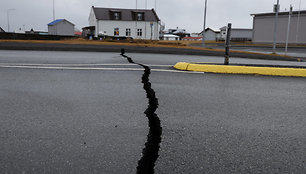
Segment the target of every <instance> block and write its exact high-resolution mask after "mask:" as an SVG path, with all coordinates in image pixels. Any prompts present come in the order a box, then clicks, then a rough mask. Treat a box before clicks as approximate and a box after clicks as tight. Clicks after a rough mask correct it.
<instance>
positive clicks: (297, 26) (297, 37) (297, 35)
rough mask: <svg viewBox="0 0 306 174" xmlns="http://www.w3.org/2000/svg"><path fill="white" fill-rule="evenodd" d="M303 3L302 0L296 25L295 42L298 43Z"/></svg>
mask: <svg viewBox="0 0 306 174" xmlns="http://www.w3.org/2000/svg"><path fill="white" fill-rule="evenodd" d="M301 4H302V0H300V5H299V11H298V18H297V25H296V36H295V42H296V43H298V41H299V30H300V29H299V27H300V16H301Z"/></svg>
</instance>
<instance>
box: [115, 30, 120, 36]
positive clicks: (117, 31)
mask: <svg viewBox="0 0 306 174" xmlns="http://www.w3.org/2000/svg"><path fill="white" fill-rule="evenodd" d="M114 36H119V28H115V29H114Z"/></svg>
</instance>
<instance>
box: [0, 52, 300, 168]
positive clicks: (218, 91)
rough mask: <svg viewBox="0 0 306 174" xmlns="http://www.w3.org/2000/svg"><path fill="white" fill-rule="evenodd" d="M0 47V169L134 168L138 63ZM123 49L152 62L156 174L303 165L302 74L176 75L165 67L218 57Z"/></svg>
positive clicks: (139, 133) (140, 103)
mask: <svg viewBox="0 0 306 174" xmlns="http://www.w3.org/2000/svg"><path fill="white" fill-rule="evenodd" d="M0 53H1V54H0V81H1V83H0V107H1V110H0V118H1V122H0V138H1V143H0V164H1V165H0V171H1V173H135V172H136V167H137V166H138V160H139V159H140V158H141V157H142V150H143V148H144V146H145V143H146V141H147V134H148V132H149V127H148V119H147V118H146V116H145V114H144V111H145V110H146V109H147V105H148V99H147V98H146V97H147V96H146V92H145V90H144V89H143V84H142V80H141V78H142V75H143V73H144V72H143V68H142V67H141V66H138V65H132V64H129V63H128V61H127V60H126V59H125V58H123V57H122V56H120V55H119V53H79V52H29V51H22V52H19V51H0ZM126 55H128V56H130V57H131V58H133V61H135V62H138V63H143V64H148V65H149V67H151V74H150V77H149V80H150V83H151V87H152V89H154V91H155V93H156V97H157V98H158V104H159V105H158V108H157V110H156V114H157V116H158V117H159V119H160V121H161V127H162V136H161V138H162V139H161V143H160V148H159V157H158V159H157V161H156V163H155V173H305V172H306V164H305V162H306V155H305V154H306V148H305V143H306V134H305V132H306V126H305V125H306V119H305V111H306V109H305V103H306V98H305V92H306V87H305V86H306V85H305V84H306V80H305V78H291V77H270V76H253V75H221V74H207V73H205V74H203V73H181V72H177V71H175V70H173V69H172V68H171V67H170V66H168V65H171V64H173V63H174V62H176V61H178V60H179V61H191V60H194V61H200V60H204V61H219V60H220V61H221V62H222V61H223V59H222V58H220V59H218V58H215V57H214V58H212V57H200V56H174V55H150V54H129V53H127V54H126ZM234 60H235V61H240V62H241V61H249V60H245V59H234ZM253 61H255V60H253ZM255 62H257V63H269V64H272V63H275V64H277V63H283V62H270V61H268V62H264V61H263V60H258V61H255ZM286 63H289V64H291V62H286ZM295 63H296V62H295ZM292 64H294V63H292Z"/></svg>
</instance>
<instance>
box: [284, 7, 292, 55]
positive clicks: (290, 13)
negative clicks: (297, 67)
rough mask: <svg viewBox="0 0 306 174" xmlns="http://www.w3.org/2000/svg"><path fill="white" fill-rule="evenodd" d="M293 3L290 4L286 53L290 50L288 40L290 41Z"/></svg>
mask: <svg viewBox="0 0 306 174" xmlns="http://www.w3.org/2000/svg"><path fill="white" fill-rule="evenodd" d="M292 9H293V7H292V5H290V11H289V17H288V27H287V37H286V46H285V54H286V55H287V51H288V42H289V34H290V22H291V15H292Z"/></svg>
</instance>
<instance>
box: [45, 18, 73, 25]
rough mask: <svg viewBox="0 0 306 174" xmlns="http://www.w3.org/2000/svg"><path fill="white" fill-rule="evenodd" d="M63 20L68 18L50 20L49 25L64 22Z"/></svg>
mask: <svg viewBox="0 0 306 174" xmlns="http://www.w3.org/2000/svg"><path fill="white" fill-rule="evenodd" d="M62 21H67V20H66V19H56V20H55V21H52V22H50V23H49V24H48V25H49V26H52V25H56V24H58V23H60V22H62ZM67 22H69V21H67ZM69 23H70V24H72V25H74V24H73V23H71V22H69Z"/></svg>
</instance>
